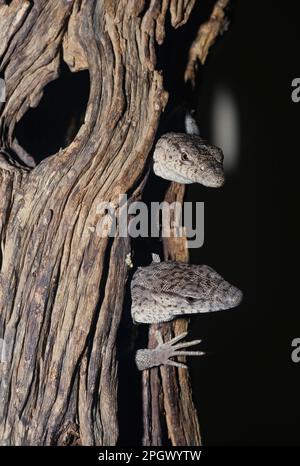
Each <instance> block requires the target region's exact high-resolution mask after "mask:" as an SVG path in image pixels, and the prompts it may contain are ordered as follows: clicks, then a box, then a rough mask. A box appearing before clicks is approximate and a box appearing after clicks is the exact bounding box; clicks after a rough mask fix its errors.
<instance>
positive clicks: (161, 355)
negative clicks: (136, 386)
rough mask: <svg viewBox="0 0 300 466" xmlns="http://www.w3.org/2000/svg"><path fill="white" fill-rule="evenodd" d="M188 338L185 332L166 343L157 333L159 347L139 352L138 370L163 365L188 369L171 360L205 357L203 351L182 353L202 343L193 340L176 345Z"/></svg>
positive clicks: (137, 359)
mask: <svg viewBox="0 0 300 466" xmlns="http://www.w3.org/2000/svg"><path fill="white" fill-rule="evenodd" d="M186 336H187V332H184V333H181V334H180V335H178V336H176V337H174V338H172V339H171V340H169V341H167V342H165V343H164V341H163V338H162V335H161V333H160V332H159V331H157V332H156V339H157V342H158V345H157V347H156V348H154V349H142V350H138V351H137V353H136V358H135V360H136V364H137V367H138V369H139V370H144V369H150V367H155V366H161V365H163V364H165V365H167V366H175V367H181V368H184V369H187V366H186V364H183V363H181V362H176V361H173V360H171V359H170V358H172V357H176V356H203V355H204V354H205V353H204V352H203V351H180V350H181V349H183V348H186V347H188V346H194V345H198V344H199V343H200V342H201V340H193V341H188V342H184V343H178V344H176V343H177V342H178V341H180V340H182V339H183V338H185V337H186Z"/></svg>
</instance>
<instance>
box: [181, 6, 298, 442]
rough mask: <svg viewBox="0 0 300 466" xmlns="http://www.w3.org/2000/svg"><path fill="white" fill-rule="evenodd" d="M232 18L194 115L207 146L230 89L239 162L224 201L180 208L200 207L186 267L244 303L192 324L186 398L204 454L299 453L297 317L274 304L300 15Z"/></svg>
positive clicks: (292, 150) (205, 193)
mask: <svg viewBox="0 0 300 466" xmlns="http://www.w3.org/2000/svg"><path fill="white" fill-rule="evenodd" d="M201 3H202V2H201ZM230 17H231V25H230V28H229V30H228V32H227V33H226V34H225V35H224V36H223V37H222V38H221V39H220V40H219V41H218V43H217V44H216V46H215V47H214V48H213V49H212V50H211V53H210V55H209V57H208V61H207V66H205V67H204V68H203V71H202V72H201V75H200V80H201V84H202V86H199V89H200V95H199V107H200V108H199V109H198V116H199V120H200V127H201V129H202V132H203V136H205V137H207V138H208V140H209V138H210V133H211V129H210V125H209V121H210V120H209V116H210V109H211V100H212V97H213V93H214V90H215V89H216V87H217V86H218V85H220V84H221V85H222V84H224V85H225V86H226V87H227V88H228V89H230V91H231V92H232V94H233V95H234V97H235V99H236V101H237V105H238V108H239V117H240V138H241V147H240V154H239V155H240V161H239V167H238V170H237V172H236V174H235V176H234V177H229V178H228V179H227V183H226V185H225V186H224V188H223V189H222V190H221V191H222V192H220V191H219V190H216V191H213V190H204V189H203V188H202V189H201V188H200V187H197V186H193V187H192V188H190V189H189V191H188V198H191V199H193V200H195V199H196V198H197V199H198V200H204V201H205V205H206V212H205V244H204V246H203V248H202V249H201V250H197V251H195V250H194V251H192V254H191V258H192V261H193V262H196V263H201V262H204V263H208V264H209V265H211V266H213V267H214V268H216V270H218V271H219V272H220V273H221V274H223V275H224V277H226V278H228V280H231V281H232V283H234V284H236V285H238V286H239V287H240V288H241V289H242V290H243V291H244V294H245V299H244V302H243V303H242V305H241V306H240V307H239V308H238V309H235V310H232V311H224V312H223V313H217V314H215V315H213V316H212V315H209V316H207V317H205V318H204V317H200V316H199V317H197V318H195V319H194V318H193V321H192V328H193V336H195V337H196V336H199V335H200V336H201V335H202V336H203V338H204V344H203V347H204V348H205V349H206V350H207V351H208V355H207V357H206V358H203V360H202V361H201V363H199V362H198V361H197V362H196V361H195V360H193V365H192V376H193V382H194V387H195V388H194V397H195V400H196V404H197V407H198V412H199V417H200V422H201V427H202V434H203V440H204V444H206V445H287V444H298V445H299V434H300V428H299V420H300V419H299V413H300V411H299V409H300V408H299V388H300V387H299V375H300V364H298V365H297V364H295V363H293V362H292V361H291V356H290V355H291V341H292V339H293V338H294V337H297V336H299V335H300V326H299V325H298V326H297V325H295V324H296V313H297V312H298V309H296V308H295V307H294V306H292V305H290V304H289V303H288V302H287V301H286V300H285V299H283V298H284V297H285V296H286V293H285V292H284V290H283V283H284V279H285V277H286V276H287V275H289V274H292V273H293V269H291V268H290V267H289V268H287V269H286V268H284V267H283V263H282V260H281V258H282V255H283V251H282V249H283V247H284V246H283V240H282V238H281V232H282V230H283V229H284V228H286V225H285V223H284V222H285V220H284V211H285V206H287V205H288V204H286V203H285V194H286V186H287V185H288V183H289V182H291V178H292V177H291V173H292V172H293V171H294V170H295V169H296V168H295V167H296V158H297V156H298V152H299V149H298V144H297V141H296V137H297V133H298V131H299V130H298V127H297V125H298V123H299V112H300V106H299V107H297V104H294V103H292V101H291V97H290V94H291V82H292V79H293V78H295V77H298V76H299V75H300V58H299V54H298V51H297V40H298V39H299V20H300V8H299V3H297V2H284V7H283V3H282V2H274V1H273V2H270V1H264V2H262V1H253V0H251V1H249V0H248V1H247V0H246V1H236V2H235V3H234V4H233V8H232V10H231V12H230ZM299 105H300V104H299ZM293 167H294V168H293ZM296 273H297V272H296ZM291 288H292V287H291V286H290V292H292V289H291ZM297 377H298V378H297Z"/></svg>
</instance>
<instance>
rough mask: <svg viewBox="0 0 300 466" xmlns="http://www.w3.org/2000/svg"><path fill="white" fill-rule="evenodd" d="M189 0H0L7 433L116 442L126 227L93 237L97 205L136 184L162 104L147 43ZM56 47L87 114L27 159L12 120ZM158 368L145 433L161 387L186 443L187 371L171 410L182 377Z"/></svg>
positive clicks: (3, 412) (2, 407)
mask: <svg viewBox="0 0 300 466" xmlns="http://www.w3.org/2000/svg"><path fill="white" fill-rule="evenodd" d="M194 3H195V0H151V1H150V2H146V1H143V0H129V1H127V0H126V1H125V0H118V1H110V0H94V1H91V0H71V1H68V0H51V2H49V1H48V0H34V1H27V0H12V2H10V3H9V4H6V2H5V1H3V0H0V72H1V77H3V78H4V79H5V83H6V102H5V103H4V104H0V338H2V339H3V340H4V341H5V343H6V350H7V351H6V361H4V362H1V363H0V444H2V445H68V444H82V445H114V444H116V442H117V440H118V417H117V414H118V403H117V390H118V363H117V358H116V343H117V331H118V328H119V324H120V319H121V313H122V308H123V300H124V293H125V291H124V290H125V285H126V281H127V275H128V273H127V272H128V266H127V264H126V256H127V254H128V253H129V252H130V239H129V238H122V237H120V236H119V235H116V237H114V238H106V237H102V236H101V235H99V230H98V228H97V226H98V224H99V221H101V220H103V215H104V213H100V212H99V209H98V206H99V203H100V202H105V201H106V202H108V201H109V202H112V203H113V204H114V205H115V208H116V210H117V211H118V209H119V208H120V205H119V196H120V194H123V193H126V194H127V195H128V202H129V203H131V202H132V201H134V200H137V199H139V198H140V196H141V193H142V190H143V187H144V183H145V179H146V174H147V167H148V161H149V154H150V151H151V147H152V145H153V141H154V138H155V134H156V131H157V127H158V123H159V119H160V116H161V113H162V111H163V109H164V107H165V105H166V102H167V93H166V91H165V90H164V88H163V75H162V72H159V71H158V70H157V69H156V53H155V52H156V51H155V47H156V44H162V43H163V41H164V38H165V19H166V16H167V14H168V12H170V14H171V23H172V26H173V27H179V26H181V25H182V24H184V23H185V22H186V21H187V20H188V18H189V15H190V13H191V11H192V8H193V6H194ZM62 57H63V59H64V60H65V62H66V63H67V64H68V66H69V68H70V69H71V71H73V72H75V71H79V70H84V69H87V70H88V71H89V75H90V96H89V101H88V105H87V109H86V114H85V118H84V122H83V124H82V126H81V128H80V130H79V132H78V133H77V135H76V137H75V139H74V140H73V141H72V142H71V144H70V145H69V146H68V147H67V148H66V149H64V150H61V151H59V152H58V153H56V154H53V155H52V156H51V157H48V158H47V159H45V160H44V161H43V162H41V163H39V164H38V165H37V166H36V167H32V163H31V162H32V161H31V159H29V158H28V157H31V156H30V154H27V153H26V152H22V147H21V146H19V147H16V142H15V134H14V133H15V128H16V124H17V122H18V121H20V120H21V118H22V117H23V116H24V115H25V114H26V112H27V111H28V109H29V108H30V107H35V106H37V105H38V104H39V102H40V100H41V97H42V95H43V92H44V89H45V86H46V85H47V84H48V83H49V82H51V81H53V80H54V79H57V78H58V77H59V75H60V69H61V62H62ZM61 104H62V105H63V102H62V103H61ZM13 147H15V150H16V151H18V153H19V159H18V160H15V159H14V157H13V150H12V149H13ZM177 189H179V190H180V193H181V194H182V191H181V189H182V188H176V189H175V191H176V190H177ZM181 194H180V196H181ZM178 254H185V252H184V253H182V252H178ZM176 325H179V326H181V325H182V326H184V324H183V323H179V324H176ZM150 343H151V342H150ZM157 372H158V371H157ZM152 374H153V375H154V374H155V372H154V371H153V373H151V374H150V378H151V377H152ZM161 374H162V380H163V384H162V388H161V386H160V385H159V384H157V385H156V382H155V381H154V379H152V381H151V384H152V387H153V390H154V392H153V393H154V396H155V397H158V398H159V399H160V400H161V402H160V403H159V405H158V407H157V408H155V407H154V406H152V405H151V402H152V401H153V400H152V399H151V397H149V406H150V409H151V410H152V417H151V419H155V422H156V424H157V428H156V432H157V435H156V438H155V439H154V443H155V442H157V444H159V442H160V441H161V438H162V434H161V432H160V431H159V423H160V418H161V417H162V392H164V397H163V400H164V401H163V403H164V407H165V410H166V414H167V426H168V431H169V434H170V437H171V439H172V442H173V443H174V444H179V443H178V442H179V441H178V440H177V437H178V436H179V435H180V436H181V437H180V438H181V440H180V442H181V444H184V442H186V444H193V443H195V444H197V442H198V443H199V441H200V440H199V439H200V437H199V432H198V427H197V421H196V417H194V418H193V419H194V421H193V422H194V423H195V425H194V426H193V428H192V430H191V429H190V427H186V426H185V424H186V419H187V417H186V416H189V415H190V413H191V411H190V409H187V403H190V397H191V394H190V387H189V385H188V379H187V378H186V377H187V375H183V374H182V373H181V371H179V377H180V383H181V384H182V387H183V390H184V392H185V391H186V390H187V391H188V392H189V393H184V395H183V396H184V398H185V400H187V401H184V402H183V403H181V404H180V408H179V411H178V412H176V416H175V417H174V407H173V406H172V400H173V397H174V393H175V391H176V390H177V388H176V386H175V385H174V387H173V388H170V387H172V383H173V382H174V380H173V382H172V380H171V379H170V378H169V374H170V373H169V372H167V371H166V370H164V369H162V370H161ZM175 374H177V371H175V370H174V371H173V372H172V378H173V379H174V377H175V376H176V375H175ZM168 384H171V385H168ZM169 390H171V392H170V393H171V394H170V396H169ZM176 396H177V397H178V399H179V398H180V397H181V396H182V393H180V392H179V391H178V390H177V392H176ZM150 400H152V401H151V402H150ZM190 406H191V404H190ZM174 422H176V423H177V422H179V423H180V432H179V433H178V434H177V432H175V425H174ZM197 432H198V433H197ZM195 439H196V440H195ZM148 443H149V444H153V438H151V439H150V438H149V441H148Z"/></svg>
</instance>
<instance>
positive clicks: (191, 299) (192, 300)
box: [186, 296, 195, 304]
mask: <svg viewBox="0 0 300 466" xmlns="http://www.w3.org/2000/svg"><path fill="white" fill-rule="evenodd" d="M186 300H187V302H188V303H189V304H193V302H194V301H195V299H194V298H192V297H191V296H188V297H187V298H186Z"/></svg>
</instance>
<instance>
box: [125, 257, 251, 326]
mask: <svg viewBox="0 0 300 466" xmlns="http://www.w3.org/2000/svg"><path fill="white" fill-rule="evenodd" d="M131 288H132V294H133V301H132V302H133V307H132V312H133V315H134V320H136V321H140V322H147V323H151V322H166V321H169V320H172V319H174V318H176V317H179V316H183V315H184V314H196V313H202V312H213V311H220V310H225V309H231V308H233V307H236V306H238V305H239V304H240V303H241V301H242V298H243V293H242V291H241V290H239V289H238V288H237V287H235V286H233V285H231V284H230V283H229V282H227V281H226V280H224V278H223V277H222V276H221V275H219V274H218V273H217V272H216V271H215V270H214V269H212V268H211V267H209V266H208V265H193V264H186V263H183V262H172V261H168V262H161V263H152V264H151V265H149V266H147V267H140V268H138V270H137V272H136V273H135V275H134V277H133V280H132V284H131ZM137 304H139V308H140V310H141V312H140V316H139V317H136V315H135V314H136V310H137V308H138V306H137Z"/></svg>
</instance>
